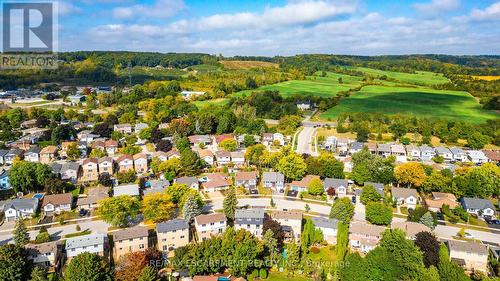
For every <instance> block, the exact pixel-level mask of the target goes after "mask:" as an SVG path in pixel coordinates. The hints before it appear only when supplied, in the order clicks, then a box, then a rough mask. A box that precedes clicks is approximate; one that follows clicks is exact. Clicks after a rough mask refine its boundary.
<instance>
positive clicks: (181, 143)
mask: <svg viewBox="0 0 500 281" xmlns="http://www.w3.org/2000/svg"><path fill="white" fill-rule="evenodd" d="M175 147H176V148H177V150H179V151H180V152H181V153H182V152H183V151H184V150H186V149H189V148H190V147H191V143H190V142H189V139H188V138H187V137H181V138H177V139H176V140H175Z"/></svg>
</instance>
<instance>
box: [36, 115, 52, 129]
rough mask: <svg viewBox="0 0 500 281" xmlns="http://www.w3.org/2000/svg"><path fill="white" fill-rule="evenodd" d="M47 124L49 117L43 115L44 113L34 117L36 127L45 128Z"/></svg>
mask: <svg viewBox="0 0 500 281" xmlns="http://www.w3.org/2000/svg"><path fill="white" fill-rule="evenodd" d="M48 125H50V120H49V118H47V117H45V116H44V115H40V116H38V118H37V119H36V127H37V128H45V127H47V126H48Z"/></svg>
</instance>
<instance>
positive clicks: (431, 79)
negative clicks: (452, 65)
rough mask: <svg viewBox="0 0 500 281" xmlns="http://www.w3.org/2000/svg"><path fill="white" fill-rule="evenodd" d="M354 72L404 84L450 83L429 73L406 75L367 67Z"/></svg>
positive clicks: (437, 75)
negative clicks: (390, 79)
mask: <svg viewBox="0 0 500 281" xmlns="http://www.w3.org/2000/svg"><path fill="white" fill-rule="evenodd" d="M353 69H354V70H357V71H361V72H364V73H366V74H369V75H372V76H377V77H380V76H383V75H385V76H387V77H388V78H392V79H396V80H398V81H401V82H403V83H409V84H415V85H423V86H426V85H427V86H430V85H438V84H444V83H447V82H450V80H448V78H446V77H444V76H443V75H442V74H440V73H434V72H427V71H416V72H415V73H404V72H394V71H385V70H378V69H372V68H366V67H355V68H353Z"/></svg>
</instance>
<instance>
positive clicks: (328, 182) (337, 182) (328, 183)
mask: <svg viewBox="0 0 500 281" xmlns="http://www.w3.org/2000/svg"><path fill="white" fill-rule="evenodd" d="M347 185H349V181H348V180H344V179H334V178H326V179H325V184H324V186H325V189H328V188H330V187H333V188H337V187H340V186H344V187H347Z"/></svg>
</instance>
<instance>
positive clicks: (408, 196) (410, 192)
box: [391, 187, 420, 209]
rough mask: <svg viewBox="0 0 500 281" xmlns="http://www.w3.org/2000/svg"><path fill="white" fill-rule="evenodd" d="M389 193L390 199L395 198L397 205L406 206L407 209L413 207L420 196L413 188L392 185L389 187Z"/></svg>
mask: <svg viewBox="0 0 500 281" xmlns="http://www.w3.org/2000/svg"><path fill="white" fill-rule="evenodd" d="M391 194H392V199H393V200H395V201H396V202H397V204H398V205H401V206H404V207H407V208H408V209H415V208H416V207H417V203H418V201H419V198H420V196H419V195H418V192H417V190H416V189H413V188H400V187H393V188H392V189H391Z"/></svg>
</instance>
